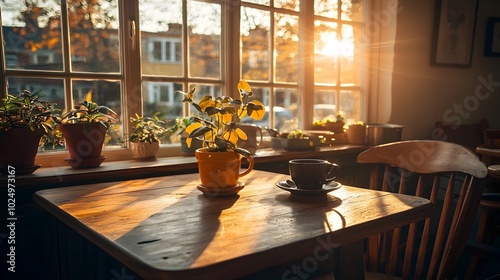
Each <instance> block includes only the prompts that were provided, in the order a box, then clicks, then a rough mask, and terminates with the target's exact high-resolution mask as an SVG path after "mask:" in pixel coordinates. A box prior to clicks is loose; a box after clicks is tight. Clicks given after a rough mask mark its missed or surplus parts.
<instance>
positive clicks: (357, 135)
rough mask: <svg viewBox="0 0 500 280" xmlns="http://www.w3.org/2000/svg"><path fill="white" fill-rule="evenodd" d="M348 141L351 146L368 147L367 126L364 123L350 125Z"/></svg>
mask: <svg viewBox="0 0 500 280" xmlns="http://www.w3.org/2000/svg"><path fill="white" fill-rule="evenodd" d="M347 140H348V142H349V143H350V144H356V145H366V125H365V124H364V123H363V122H362V121H358V122H356V123H352V124H350V125H349V126H348V128H347Z"/></svg>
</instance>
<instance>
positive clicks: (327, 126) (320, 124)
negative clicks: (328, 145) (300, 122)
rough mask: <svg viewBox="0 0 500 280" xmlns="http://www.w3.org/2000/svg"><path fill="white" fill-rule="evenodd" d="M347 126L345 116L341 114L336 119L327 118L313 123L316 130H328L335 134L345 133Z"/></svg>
mask: <svg viewBox="0 0 500 280" xmlns="http://www.w3.org/2000/svg"><path fill="white" fill-rule="evenodd" d="M344 126H345V121H344V116H343V115H341V114H339V115H337V116H336V117H335V118H325V119H322V120H319V121H315V122H314V123H313V129H315V130H327V131H331V132H334V133H343V132H345V131H344Z"/></svg>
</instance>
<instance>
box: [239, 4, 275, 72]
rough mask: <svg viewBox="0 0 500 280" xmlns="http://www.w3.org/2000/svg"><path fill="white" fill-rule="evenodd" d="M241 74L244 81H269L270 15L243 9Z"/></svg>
mask: <svg viewBox="0 0 500 280" xmlns="http://www.w3.org/2000/svg"><path fill="white" fill-rule="evenodd" d="M241 14H242V16H241V42H242V51H241V56H242V57H241V60H242V62H241V67H242V69H241V72H242V77H243V79H247V80H259V81H269V78H270V77H269V71H270V68H269V67H270V65H271V59H272V56H271V54H270V45H269V42H270V37H269V36H270V35H269V32H270V30H269V29H270V25H269V23H270V20H271V19H270V18H271V17H270V13H269V12H267V11H261V10H256V9H251V8H244V7H242V8H241Z"/></svg>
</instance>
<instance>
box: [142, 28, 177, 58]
mask: <svg viewBox="0 0 500 280" xmlns="http://www.w3.org/2000/svg"><path fill="white" fill-rule="evenodd" d="M145 35H146V34H145ZM142 40H143V42H144V41H145V42H147V46H148V58H149V62H152V63H155V62H170V63H173V62H175V63H180V62H181V58H182V56H181V53H182V49H181V42H180V39H179V38H177V39H162V40H159V39H156V38H154V39H150V38H148V37H147V35H146V36H144V37H142ZM148 40H149V42H148Z"/></svg>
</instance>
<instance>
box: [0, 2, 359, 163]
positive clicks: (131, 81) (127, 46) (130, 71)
mask: <svg viewBox="0 0 500 280" xmlns="http://www.w3.org/2000/svg"><path fill="white" fill-rule="evenodd" d="M117 1H118V2H119V3H118V9H119V10H118V12H119V26H120V29H119V33H118V36H119V38H120V52H121V54H122V55H121V56H120V65H121V72H120V73H98V74H95V73H83V72H71V71H70V67H69V65H70V63H71V58H70V57H69V56H68V55H65V56H63V60H64V63H65V65H66V67H65V68H64V69H63V70H62V71H37V70H29V71H26V70H19V69H12V68H10V69H7V68H6V65H5V62H6V57H4V51H3V47H4V46H3V44H2V50H1V57H0V58H1V60H2V64H3V65H2V66H1V68H2V69H1V70H2V72H3V73H5V79H1V81H0V86H2V87H3V88H5V89H6V85H7V83H6V79H7V77H8V76H22V77H25V78H37V77H39V78H60V79H62V80H63V81H64V85H65V94H64V96H65V104H60V106H61V107H64V108H70V107H71V103H72V101H73V100H72V94H73V89H72V81H73V80H75V79H76V80H78V79H104V80H117V81H119V82H120V83H121V89H122V92H121V102H122V108H123V115H122V126H123V131H124V132H125V133H126V134H125V135H127V132H128V131H129V129H130V127H129V122H128V121H127V120H128V117H129V116H133V115H135V114H136V113H137V114H140V115H141V114H142V98H143V96H142V86H143V82H147V81H154V82H166V83H167V82H169V83H177V84H181V85H182V86H183V88H184V89H188V88H189V87H190V85H191V84H193V83H202V84H211V85H216V86H220V87H221V88H222V93H223V94H224V95H228V96H233V97H237V96H236V95H237V91H236V90H234V89H236V88H237V83H238V81H239V80H240V77H241V65H240V59H241V49H240V46H241V42H240V15H241V12H240V9H241V7H242V6H245V7H253V8H258V9H262V8H266V9H269V10H270V11H271V24H272V26H271V30H273V29H274V27H273V25H274V24H275V19H274V13H275V12H279V13H285V14H290V15H296V16H298V17H299V19H300V24H299V37H300V40H299V53H308V54H311V55H313V54H314V44H310V43H307V42H314V34H313V33H312V32H310V30H311V27H313V26H314V21H315V19H318V18H321V19H322V20H323V19H324V17H322V16H318V15H314V5H313V3H314V1H300V6H299V7H300V9H299V11H295V10H287V9H282V8H275V7H272V3H273V2H274V1H273V0H271V1H270V2H271V5H270V6H269V7H265V6H263V5H260V4H254V3H250V2H242V1H241V0H231V1H227V0H199V1H202V2H207V3H213V4H220V5H221V7H222V10H221V16H222V26H221V28H222V32H221V78H220V79H212V78H192V77H189V61H188V58H187V56H188V55H181V57H182V60H181V61H179V62H178V61H168V60H167V61H162V62H163V63H182V64H183V70H182V71H183V74H182V76H181V77H178V76H172V77H162V78H158V77H157V76H154V75H144V74H142V73H141V57H142V54H141V44H142V42H141V27H140V25H139V24H138V23H139V0H117ZM340 1H341V0H339V2H340ZM367 2H368V1H364V14H366V11H368V3H367ZM186 7H187V4H186V1H184V0H183V10H184V11H185V10H186ZM339 18H340V16H339ZM0 19H1V17H0ZM61 20H62V24H61V25H62V27H61V28H62V30H61V33H62V36H63V37H62V40H63V53H69V37H68V36H69V31H68V30H67V28H68V17H67V3H66V1H61ZM328 20H331V19H328ZM338 21H339V22H342V21H341V20H338ZM346 23H349V24H358V23H353V22H346ZM187 24H188V21H187V15H186V13H183V19H182V25H183V26H187ZM359 24H364V26H366V25H367V23H366V20H365V21H364V23H359ZM340 25H341V24H340ZM339 28H340V27H339ZM182 30H183V31H182V32H183V35H182V39H181V40H182V42H183V44H182V51H181V53H182V54H189V51H188V50H189V43H188V40H189V38H188V33H187V32H188V31H187V30H186V28H183V29H182ZM272 38H273V37H271V40H272ZM167 41H168V40H167ZM270 45H271V48H270V53H271V54H273V53H274V43H272V42H271V44H270ZM171 46H174V50H173V51H172V54H173V58H174V60H176V56H177V51H176V50H175V48H176V46H177V44H176V43H175V42H173V43H171ZM365 53H366V51H365ZM124 54H126V55H124ZM274 59H275V58H274V55H273V65H272V66H271V67H270V71H271V73H270V79H269V80H268V81H251V80H249V83H250V84H251V85H252V86H254V87H267V88H269V90H270V96H269V104H266V105H267V106H269V107H272V106H274V105H275V100H274V91H275V89H276V88H280V89H281V88H284V89H294V90H296V91H297V92H298V93H299V98H300V99H299V104H300V106H299V123H298V127H299V128H301V129H311V128H312V120H313V113H314V109H313V108H314V99H313V98H308V96H306V95H305V94H300V92H314V91H315V90H317V89H323V88H328V89H332V88H333V89H335V90H336V91H337V99H336V100H338V96H339V95H340V92H341V90H350V89H354V90H359V91H360V92H361V96H362V100H363V101H362V102H363V104H364V100H365V99H366V98H367V97H366V94H364V92H363V89H364V88H365V87H366V81H365V80H364V79H362V80H361V82H360V85H359V86H342V84H341V83H340V82H338V83H336V85H334V86H330V85H329V86H326V85H318V84H315V83H314V78H312V77H311V75H310V73H313V72H314V63H313V62H312V60H310V59H300V60H299V79H298V81H297V82H296V83H287V82H278V81H276V78H275V76H276V75H275V73H274V70H275V69H274V66H275V65H274ZM234 69H239V71H234ZM339 75H340V71H339ZM338 81H340V77H338ZM138 88H139V89H140V90H138ZM0 97H1V98H3V96H0ZM337 104H338V103H337ZM363 104H361V107H362V109H361V110H362V111H361V117H362V119H361V120H364V117H365V114H366V108H364V107H363V106H364V105H363ZM183 109H184V110H183V111H184V113H183V116H187V115H189V111H190V108H189V106H188V104H184V106H183ZM180 117H181V116H180ZM273 118H274V116H273V114H270V119H271V123H272V122H273V121H274V120H273ZM125 138H126V137H125ZM66 154H67V151H61V152H50V153H39V154H38V155H37V162H41V163H42V165H43V166H54V165H58V164H60V165H63V166H64V165H66V164H65V162H64V157H65V156H66ZM103 155H105V156H106V157H107V159H106V161H116V160H128V159H131V158H132V157H131V154H130V151H129V143H128V141H127V142H126V144H125V146H124V147H122V148H106V149H104V150H103ZM178 155H181V150H180V145H179V146H178V145H162V147H161V149H160V152H159V154H158V156H159V157H165V156H178Z"/></svg>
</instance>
